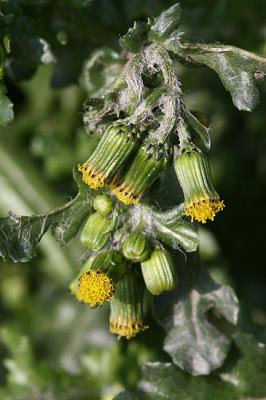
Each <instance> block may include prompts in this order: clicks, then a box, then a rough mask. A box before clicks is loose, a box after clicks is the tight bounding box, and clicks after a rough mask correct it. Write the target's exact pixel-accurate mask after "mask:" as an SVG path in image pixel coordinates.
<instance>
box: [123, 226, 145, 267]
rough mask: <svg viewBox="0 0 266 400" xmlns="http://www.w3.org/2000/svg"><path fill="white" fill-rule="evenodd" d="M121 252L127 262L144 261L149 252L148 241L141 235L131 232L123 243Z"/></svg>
mask: <svg viewBox="0 0 266 400" xmlns="http://www.w3.org/2000/svg"><path fill="white" fill-rule="evenodd" d="M122 252H123V255H124V256H125V257H126V258H127V259H128V260H131V261H133V262H141V261H145V260H147V258H149V255H150V252H151V248H150V245H149V240H148V238H147V237H146V236H144V235H143V234H140V233H136V232H132V233H130V234H129V235H128V237H127V238H126V240H125V241H124V243H123V246H122Z"/></svg>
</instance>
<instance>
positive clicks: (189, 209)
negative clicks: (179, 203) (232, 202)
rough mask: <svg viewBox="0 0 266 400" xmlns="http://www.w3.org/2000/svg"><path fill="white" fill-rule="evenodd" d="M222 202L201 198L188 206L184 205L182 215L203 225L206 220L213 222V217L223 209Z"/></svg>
mask: <svg viewBox="0 0 266 400" xmlns="http://www.w3.org/2000/svg"><path fill="white" fill-rule="evenodd" d="M224 207H225V205H224V202H223V200H219V199H211V198H202V199H197V200H196V201H194V202H190V203H188V204H186V203H185V208H184V214H185V215H186V216H188V217H191V221H192V222H193V221H194V220H196V221H198V222H202V223H203V224H205V223H206V222H207V221H208V220H210V221H213V220H214V217H215V215H216V214H217V213H218V212H219V211H222V210H223V209H224Z"/></svg>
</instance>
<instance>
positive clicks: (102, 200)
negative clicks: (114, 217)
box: [93, 194, 114, 216]
mask: <svg viewBox="0 0 266 400" xmlns="http://www.w3.org/2000/svg"><path fill="white" fill-rule="evenodd" d="M113 205H114V202H113V200H112V199H111V197H109V196H107V194H98V195H97V196H95V197H94V200H93V208H94V210H96V211H98V212H99V213H100V214H101V215H103V216H106V215H108V214H110V213H111V212H112V209H113Z"/></svg>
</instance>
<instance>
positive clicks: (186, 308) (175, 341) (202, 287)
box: [154, 256, 239, 375]
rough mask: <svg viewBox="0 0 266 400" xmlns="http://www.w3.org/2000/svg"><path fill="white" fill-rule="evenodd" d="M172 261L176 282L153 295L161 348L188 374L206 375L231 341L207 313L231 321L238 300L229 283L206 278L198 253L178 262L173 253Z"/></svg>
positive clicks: (216, 363)
mask: <svg viewBox="0 0 266 400" xmlns="http://www.w3.org/2000/svg"><path fill="white" fill-rule="evenodd" d="M175 261H176V267H177V269H178V274H179V279H180V285H179V286H178V287H177V289H176V290H175V291H173V292H170V293H169V294H167V295H164V296H160V298H157V299H156V301H155V308H154V317H155V318H156V319H157V321H158V323H159V324H160V325H161V326H162V327H163V328H164V329H165V331H166V333H167V334H166V338H165V342H164V349H165V351H166V352H167V353H169V354H170V356H171V357H172V359H173V362H174V363H175V364H176V365H178V366H179V367H180V368H181V369H183V370H185V371H187V372H189V373H191V374H192V375H207V374H209V373H210V372H211V371H212V370H213V369H216V368H218V367H220V366H221V365H222V364H223V362H224V360H225V358H226V356H227V353H228V350H229V347H230V343H231V339H230V337H228V335H226V334H225V333H223V332H222V331H221V330H220V329H218V328H217V327H216V326H215V325H213V324H212V323H211V322H210V320H209V318H208V314H209V313H210V312H212V313H215V314H216V315H218V318H222V325H223V323H224V320H225V321H228V322H229V323H230V324H233V325H235V324H236V323H237V319H238V312H239V306H238V300H237V298H236V295H235V293H234V291H233V290H232V289H231V288H230V287H228V286H220V285H218V284H216V283H215V282H214V281H213V280H212V279H211V278H210V276H209V275H208V273H207V272H206V271H205V270H204V269H203V268H202V267H201V266H200V265H199V261H198V257H195V256H194V257H193V258H192V256H188V261H187V262H186V263H182V262H181V261H179V260H178V258H177V256H175ZM216 318H217V317H216ZM225 325H226V324H225Z"/></svg>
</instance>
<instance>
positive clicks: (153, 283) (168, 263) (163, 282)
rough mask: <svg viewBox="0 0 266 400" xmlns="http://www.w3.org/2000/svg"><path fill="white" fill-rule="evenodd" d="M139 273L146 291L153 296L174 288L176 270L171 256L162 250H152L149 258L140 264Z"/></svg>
mask: <svg viewBox="0 0 266 400" xmlns="http://www.w3.org/2000/svg"><path fill="white" fill-rule="evenodd" d="M141 271H142V275H143V278H144V282H145V285H146V287H147V289H148V290H149V292H151V293H152V294H154V295H159V294H161V293H163V292H166V291H169V290H173V289H174V288H175V287H176V284H177V274H176V269H175V266H174V263H173V260H172V257H171V255H170V254H169V252H168V251H166V250H165V249H163V248H157V249H154V250H153V252H152V253H151V256H150V258H149V259H148V260H146V261H143V262H142V263H141Z"/></svg>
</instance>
